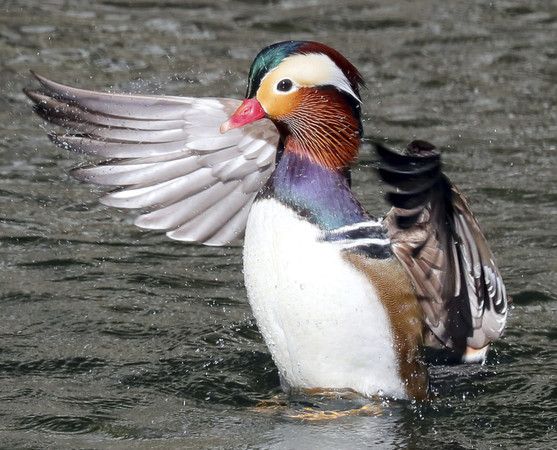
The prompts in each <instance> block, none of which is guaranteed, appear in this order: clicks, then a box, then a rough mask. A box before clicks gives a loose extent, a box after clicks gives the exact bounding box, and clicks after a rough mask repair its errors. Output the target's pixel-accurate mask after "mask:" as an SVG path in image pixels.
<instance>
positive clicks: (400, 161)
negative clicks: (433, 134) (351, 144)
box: [378, 141, 507, 353]
mask: <svg viewBox="0 0 557 450" xmlns="http://www.w3.org/2000/svg"><path fill="white" fill-rule="evenodd" d="M378 153H379V155H380V156H381V158H382V165H381V168H380V173H381V176H382V178H383V180H385V181H387V182H388V183H389V184H390V185H391V186H393V187H394V188H396V191H395V192H391V193H389V194H388V198H389V200H390V201H391V203H392V204H393V206H394V207H393V208H392V209H391V211H389V213H388V214H387V216H386V218H385V225H386V226H387V228H388V230H389V236H390V238H391V241H392V244H391V245H392V250H393V253H394V254H395V255H396V257H397V258H398V260H399V261H400V263H401V264H402V265H403V267H404V268H405V269H406V271H407V272H408V274H409V276H410V278H411V279H412V281H413V283H414V288H415V289H416V292H417V294H418V298H419V300H420V303H421V305H422V307H423V310H424V313H425V316H426V323H427V325H428V327H429V328H430V330H431V332H432V333H433V335H434V336H435V337H436V338H437V339H438V340H439V341H440V342H441V343H442V344H444V345H446V346H448V347H450V348H453V349H455V350H457V351H459V352H462V353H463V352H464V351H465V349H466V347H467V346H468V347H472V348H476V349H479V348H482V347H484V346H485V345H486V344H488V343H489V342H490V341H492V340H494V339H497V338H498V337H499V336H500V335H501V333H502V332H503V329H504V327H505V323H506V317H507V295H506V291H505V286H504V284H503V280H502V278H501V274H500V272H499V269H498V268H497V265H496V263H495V258H494V256H493V253H492V252H491V250H490V248H489V245H488V244H487V241H486V239H485V237H484V235H483V234H482V232H481V230H480V227H479V225H478V222H477V221H476V219H475V217H474V215H473V214H472V212H471V210H470V207H469V205H468V202H467V201H466V199H465V198H464V196H463V195H462V194H461V192H460V191H459V190H458V189H457V188H456V187H455V186H454V185H453V184H452V183H451V182H450V180H449V179H448V178H447V177H446V176H445V175H443V174H442V173H441V170H440V169H441V159H440V153H439V151H438V150H437V149H435V148H434V147H433V146H432V145H431V144H428V143H426V142H423V141H414V142H413V143H411V144H410V145H409V147H408V148H407V149H406V151H405V153H404V154H403V155H400V154H397V153H394V152H391V151H390V150H387V149H385V148H384V147H381V146H378Z"/></svg>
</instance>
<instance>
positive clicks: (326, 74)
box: [262, 53, 361, 103]
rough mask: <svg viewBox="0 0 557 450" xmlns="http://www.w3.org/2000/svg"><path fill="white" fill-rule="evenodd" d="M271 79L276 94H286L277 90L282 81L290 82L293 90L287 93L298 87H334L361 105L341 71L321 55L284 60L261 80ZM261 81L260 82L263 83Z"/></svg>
mask: <svg viewBox="0 0 557 450" xmlns="http://www.w3.org/2000/svg"><path fill="white" fill-rule="evenodd" d="M267 77H272V79H273V80H274V91H275V93H277V94H285V93H287V92H285V91H280V90H279V89H278V83H279V82H281V81H282V80H284V79H289V80H291V81H292V84H293V88H292V89H291V90H290V91H288V92H293V91H294V89H296V90H297V89H299V88H300V87H313V86H327V85H330V86H334V87H336V88H337V89H338V90H340V91H342V92H345V93H347V94H349V95H351V96H352V97H354V99H355V100H357V101H358V102H360V103H361V100H360V98H359V97H358V95H357V94H356V93H355V92H354V90H353V89H352V86H351V84H350V82H349V81H348V79H347V78H346V75H344V73H343V72H342V70H341V69H340V68H339V67H338V66H337V65H336V64H335V63H334V62H333V61H332V60H331V59H330V58H329V57H328V56H327V55H324V54H323V53H310V54H306V55H303V54H302V55H293V56H289V57H287V58H285V59H284V60H283V61H282V62H281V63H280V64H279V65H278V66H277V67H276V68H274V69H273V70H271V71H270V72H268V73H267V74H266V75H265V76H264V77H263V80H265V78H267ZM263 80H262V81H263Z"/></svg>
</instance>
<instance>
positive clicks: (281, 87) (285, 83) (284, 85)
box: [277, 78, 292, 92]
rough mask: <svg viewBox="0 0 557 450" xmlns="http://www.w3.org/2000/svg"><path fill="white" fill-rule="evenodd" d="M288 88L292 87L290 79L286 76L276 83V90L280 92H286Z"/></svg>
mask: <svg viewBox="0 0 557 450" xmlns="http://www.w3.org/2000/svg"><path fill="white" fill-rule="evenodd" d="M290 89H292V80H289V79H288V78H285V79H284V80H280V81H279V82H278V84H277V90H278V91H280V92H288V91H289V90H290Z"/></svg>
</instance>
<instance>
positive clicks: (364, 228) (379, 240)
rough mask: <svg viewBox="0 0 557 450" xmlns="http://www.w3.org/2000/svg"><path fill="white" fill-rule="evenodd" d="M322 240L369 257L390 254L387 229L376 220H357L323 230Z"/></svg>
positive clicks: (378, 257) (388, 256) (377, 257)
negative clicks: (349, 223) (356, 221)
mask: <svg viewBox="0 0 557 450" xmlns="http://www.w3.org/2000/svg"><path fill="white" fill-rule="evenodd" d="M321 240H322V241H324V242H330V243H332V244H334V245H338V246H339V248H340V249H341V250H346V251H350V252H353V253H360V254H364V255H366V256H369V257H371V258H376V259H385V258H390V257H391V256H392V253H391V240H390V239H389V238H388V236H387V230H386V229H385V227H384V226H383V225H382V224H381V222H378V221H373V220H370V221H366V222H358V223H354V224H351V225H346V226H343V227H340V228H335V229H333V230H328V231H325V232H323V236H322V238H321Z"/></svg>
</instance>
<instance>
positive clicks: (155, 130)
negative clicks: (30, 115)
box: [25, 74, 279, 245]
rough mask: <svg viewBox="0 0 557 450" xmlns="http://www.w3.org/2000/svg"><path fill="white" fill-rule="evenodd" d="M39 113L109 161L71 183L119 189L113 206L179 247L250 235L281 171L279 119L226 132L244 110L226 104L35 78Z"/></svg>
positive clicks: (109, 198) (73, 146)
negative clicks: (255, 210)
mask: <svg viewBox="0 0 557 450" xmlns="http://www.w3.org/2000/svg"><path fill="white" fill-rule="evenodd" d="M34 75H35V77H36V78H37V79H38V80H39V81H40V82H41V84H42V85H43V86H44V87H45V88H46V92H39V91H25V93H26V94H27V96H28V97H29V98H30V99H31V100H33V102H35V107H34V109H35V112H36V113H37V114H39V115H40V116H41V117H43V118H44V119H46V120H48V121H49V122H52V123H53V124H55V125H59V126H61V127H63V128H65V129H66V131H67V134H64V135H59V134H56V133H51V134H50V138H51V139H52V141H54V142H55V143H56V144H57V145H59V146H62V147H65V148H67V149H69V150H73V151H76V152H79V153H85V154H89V155H94V156H99V157H101V158H104V159H105V161H104V162H101V163H99V164H97V165H92V166H86V167H79V168H76V169H74V170H72V172H71V175H72V176H74V177H75V178H77V179H79V180H83V181H86V182H88V183H95V184H102V185H111V186H119V187H120V188H119V189H117V190H116V191H113V192H110V193H109V194H107V195H105V196H104V197H102V198H101V202H102V203H103V204H105V205H110V206H115V207H118V208H131V209H136V208H137V209H141V210H143V211H144V213H143V214H142V215H140V216H139V217H137V219H136V220H135V224H136V225H137V226H139V227H143V228H149V229H156V230H165V231H167V235H168V236H169V237H170V238H172V239H177V240H183V241H194V242H201V243H204V244H208V245H225V244H227V243H229V242H231V241H232V240H234V239H236V238H241V237H242V236H243V232H244V228H245V224H246V220H247V215H248V212H249V209H250V207H251V203H252V202H253V199H254V197H255V195H256V194H257V192H258V191H259V189H260V188H261V187H262V186H263V185H264V184H265V182H266V181H267V179H268V178H269V177H270V175H271V173H272V171H273V170H274V166H275V157H276V156H275V155H276V149H277V144H278V140H279V134H278V131H277V130H276V128H275V126H274V125H273V124H272V122H271V121H269V120H266V119H264V120H260V121H258V122H257V123H255V124H251V125H248V126H245V127H243V128H241V129H236V130H231V131H229V132H227V133H226V134H224V135H222V134H220V131H219V127H220V125H221V123H222V122H224V121H225V120H227V119H228V118H229V117H230V116H231V115H232V114H233V113H234V111H235V110H236V109H237V108H238V106H239V105H240V104H241V102H240V101H239V100H232V99H217V98H188V97H164V96H151V95H122V94H110V93H102V92H96V91H88V90H83V89H76V88H72V87H69V86H64V85H62V84H58V83H55V82H53V81H50V80H48V79H46V78H44V77H42V76H39V75H36V74H34Z"/></svg>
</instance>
